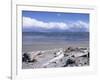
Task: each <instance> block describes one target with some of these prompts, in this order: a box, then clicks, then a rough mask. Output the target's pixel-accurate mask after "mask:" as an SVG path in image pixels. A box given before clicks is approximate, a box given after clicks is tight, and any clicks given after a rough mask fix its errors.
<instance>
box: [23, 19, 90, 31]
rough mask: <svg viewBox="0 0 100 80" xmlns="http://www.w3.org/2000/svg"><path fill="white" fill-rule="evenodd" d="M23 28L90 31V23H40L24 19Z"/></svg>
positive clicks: (35, 20)
mask: <svg viewBox="0 0 100 80" xmlns="http://www.w3.org/2000/svg"><path fill="white" fill-rule="evenodd" d="M23 27H24V28H34V27H36V28H42V29H56V28H57V29H60V30H70V29H84V30H86V31H88V27H89V25H88V23H86V22H83V21H75V22H68V23H67V22H66V23H64V22H44V21H39V20H37V19H34V18H30V17H23Z"/></svg>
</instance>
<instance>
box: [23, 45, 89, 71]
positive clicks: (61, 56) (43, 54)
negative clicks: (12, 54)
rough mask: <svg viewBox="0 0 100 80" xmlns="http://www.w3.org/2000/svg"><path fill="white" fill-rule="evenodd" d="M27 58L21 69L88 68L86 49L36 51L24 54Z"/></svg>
mask: <svg viewBox="0 0 100 80" xmlns="http://www.w3.org/2000/svg"><path fill="white" fill-rule="evenodd" d="M24 54H27V55H28V56H29V59H28V60H26V59H27V58H25V56H23V59H24V58H25V59H24V60H26V61H23V62H22V69H36V68H60V67H75V66H76V67H79V66H81V67H82V66H89V55H90V53H89V48H88V47H75V46H74V47H68V46H67V47H66V48H54V49H51V50H49V49H48V50H38V51H33V52H24V53H23V55H24Z"/></svg>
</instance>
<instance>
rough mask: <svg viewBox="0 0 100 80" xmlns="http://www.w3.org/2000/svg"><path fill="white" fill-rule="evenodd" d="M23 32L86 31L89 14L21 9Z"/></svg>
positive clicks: (87, 29)
mask: <svg viewBox="0 0 100 80" xmlns="http://www.w3.org/2000/svg"><path fill="white" fill-rule="evenodd" d="M22 20H23V25H22V27H23V28H22V30H23V32H34V31H36V32H63V31H66V32H68V31H69V32H88V31H89V14H86V13H64V12H43V11H22Z"/></svg>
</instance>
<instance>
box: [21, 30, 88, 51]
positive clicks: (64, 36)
mask: <svg viewBox="0 0 100 80" xmlns="http://www.w3.org/2000/svg"><path fill="white" fill-rule="evenodd" d="M70 44H71V45H75V44H76V45H77V44H80V45H83V44H86V45H89V32H22V51H23V52H26V51H33V50H44V49H52V48H61V47H65V46H68V45H69V46H70Z"/></svg>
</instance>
